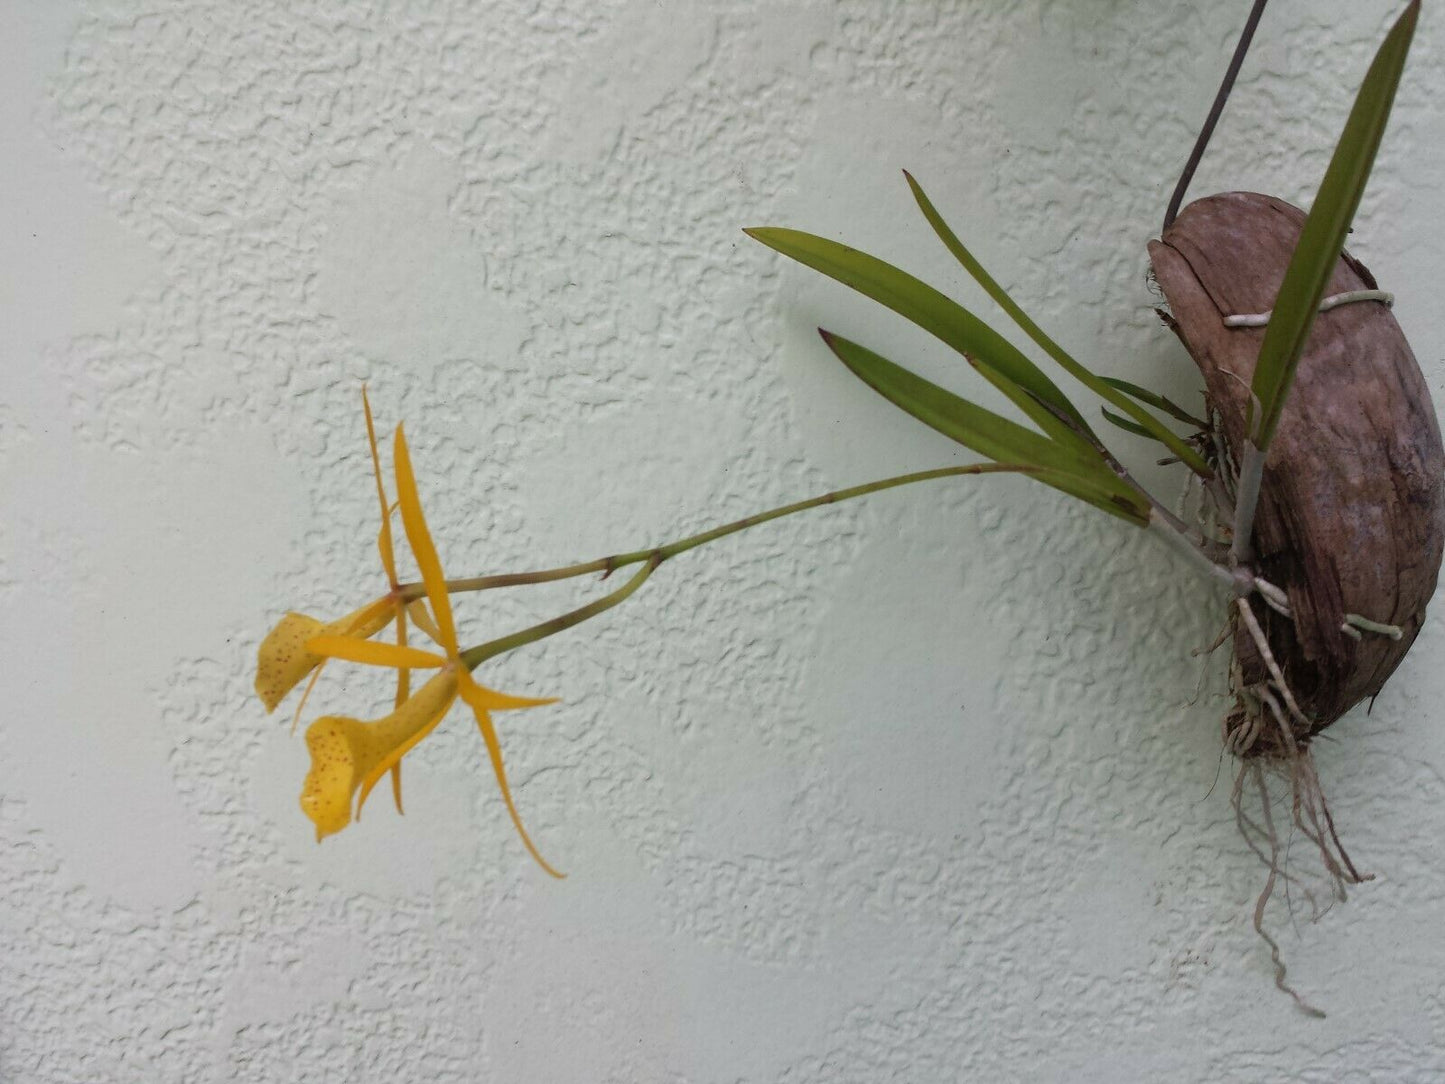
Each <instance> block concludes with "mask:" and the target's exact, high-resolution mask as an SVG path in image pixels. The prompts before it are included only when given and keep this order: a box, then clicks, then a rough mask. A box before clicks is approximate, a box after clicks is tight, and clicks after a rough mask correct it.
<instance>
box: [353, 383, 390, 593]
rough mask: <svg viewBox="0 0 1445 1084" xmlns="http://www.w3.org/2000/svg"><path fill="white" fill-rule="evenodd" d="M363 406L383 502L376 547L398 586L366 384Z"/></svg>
mask: <svg viewBox="0 0 1445 1084" xmlns="http://www.w3.org/2000/svg"><path fill="white" fill-rule="evenodd" d="M361 406H362V409H364V410H365V411H366V439H367V442H368V443H369V444H370V445H371V472H372V474H374V475H375V476H376V499H377V500H378V501H380V502H381V533H380V534H379V535H377V537H376V548H377V550H378V551H379V552H380V553H381V567H382V568H384V569H385V570H386V578H387V579H388V580H389V581H390V582H391V586H392V587H393V588H395V587H396V586H397V583H398V581H397V578H396V551H395V548H394V547H393V546H392V544H391V516H390V515H389V514H388V510H387V504H386V486H385V485H384V484H383V483H382V480H381V456H380V454H378V452H377V449H376V423H375V422H373V421H372V420H371V400H370V399H368V398H367V395H366V385H365V384H363V385H361Z"/></svg>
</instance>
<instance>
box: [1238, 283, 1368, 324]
mask: <svg viewBox="0 0 1445 1084" xmlns="http://www.w3.org/2000/svg"><path fill="white" fill-rule="evenodd" d="M1355 301H1380V302H1383V303H1384V305H1385V307H1386V308H1387V309H1388V308H1391V307H1393V306H1394V304H1395V295H1394V294H1392V293H1389V292H1388V291H1386V290H1347V291H1345V292H1344V293H1342V294H1331V295H1330V296H1329V297H1327V298H1325V299H1324V300H1323V301H1321V302H1320V309H1319V311H1320V312H1329V311H1330V310H1331V309H1334V308H1338V307H1339V306H1341V305H1349V304H1351V303H1353V302H1355ZM1273 315H1274V310H1273V309H1270V310H1269V312H1252V313H1245V314H1243V315H1240V316H1226V317H1225V318H1224V326H1225V327H1264V326H1265V325H1266V324H1268V323H1269V318H1270V317H1271V316H1273Z"/></svg>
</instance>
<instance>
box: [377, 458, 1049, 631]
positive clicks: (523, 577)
mask: <svg viewBox="0 0 1445 1084" xmlns="http://www.w3.org/2000/svg"><path fill="white" fill-rule="evenodd" d="M1000 473H1014V474H1029V473H1032V470H1031V468H1029V467H1015V466H1013V465H1011V464H1007V463H970V464H968V465H966V466H962V467H939V468H936V469H934V470H925V471H915V472H913V473H912V474H900V475H897V476H896V477H893V478H883V479H881V480H879V481H877V482H866V483H864V484H863V485H859V486H850V487H849V488H847V489H837V490H834V491H833V492H831V493H824V494H823V495H822V496H819V497H810V498H809V499H808V500H805V501H797V502H795V503H793V504H785V505H783V506H782V507H781V508H774V509H771V510H770V511H767V512H759V513H758V514H757V515H753V516H744V517H743V518H742V519H739V520H734V521H733V522H732V523H725V524H723V525H722V526H721V527H714V528H712V529H711V530H708V531H703V532H701V533H700V534H695V535H689V536H688V537H686V538H681V539H678V540H677V541H676V542H669V543H668V544H667V545H665V546H655V547H653V548H652V549H645V550H633V551H632V552H630V553H616V554H613V555H612V556H610V557H599V558H597V560H595V561H584V562H582V563H581V564H575V565H562V566H560V567H558V568H545V569H539V570H538V571H535V572H509V573H504V574H502V575H497V576H471V577H468V578H466V579H458V580H448V581H447V590H448V591H449V592H450V593H452V594H459V593H461V592H464V591H490V590H491V589H493V588H496V587H523V586H526V585H528V584H534V583H552V582H554V581H556V580H567V579H572V578H573V577H575V576H586V575H588V574H590V573H593V572H600V573H602V574H603V576H604V577H606V576H610V575H611V574H612V573H613V572H616V571H617V570H618V569H619V568H626V567H627V566H628V565H635V564H638V563H640V562H642V561H646V560H647V559H648V558H650V557H652V556H653V555H654V554H660V555H661V559H662V560H664V561H665V560H667V559H668V558H669V557H676V556H677V555H678V554H679V553H685V552H686V551H688V550H690V549H694V548H696V547H698V546H702V545H705V544H706V543H708V542H713V541H715V540H717V539H719V538H723V537H725V536H727V535H730V534H735V533H736V532H738V531H742V530H746V529H747V528H749V527H755V526H757V525H758V524H759V523H766V522H768V521H769V520H773V519H780V518H782V517H783V516H790V515H792V514H793V513H794V512H805V511H807V510H808V509H809V508H820V507H822V506H823V505H826V504H837V503H838V502H839V501H846V500H851V499H852V498H854V497H862V496H865V495H867V494H869V493H879V492H882V491H883V490H885V489H893V488H896V487H897V486H906V485H912V484H913V483H914V482H928V481H932V480H934V479H936V478H953V477H957V476H960V475H966V474H1000ZM399 591H400V594H401V598H402V601H403V602H415V601H416V600H417V599H419V598H423V597H424V596H425V595H426V588H425V586H424V585H422V584H420V583H405V584H402V585H401V587H400V588H399Z"/></svg>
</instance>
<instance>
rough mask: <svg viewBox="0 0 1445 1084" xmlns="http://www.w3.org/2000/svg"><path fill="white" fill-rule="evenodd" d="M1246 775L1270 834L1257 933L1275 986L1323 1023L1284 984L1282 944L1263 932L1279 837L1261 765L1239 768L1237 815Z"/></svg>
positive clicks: (1251, 763)
mask: <svg viewBox="0 0 1445 1084" xmlns="http://www.w3.org/2000/svg"><path fill="white" fill-rule="evenodd" d="M1246 771H1248V772H1249V773H1250V774H1251V776H1252V778H1253V780H1254V783H1255V786H1256V788H1257V789H1258V791H1259V797H1260V806H1261V808H1262V809H1263V811H1264V830H1265V832H1266V833H1267V838H1268V840H1269V861H1268V863H1267V865H1268V866H1269V876H1268V877H1266V878H1265V882H1264V889H1263V891H1261V892H1260V894H1259V898H1258V899H1257V900H1256V901H1255V904H1254V932H1255V933H1256V934H1258V935H1259V938H1260V940H1261V941H1263V942H1264V943H1265V944H1266V945H1268V946H1269V958H1270V962H1271V963H1272V964H1273V965H1274V984H1275V986H1277V987H1278V988H1279V989H1280V991H1281V992H1283V993H1286V994H1288V995H1289V996H1290V997H1291V998H1293V999H1294V1003H1295V1004H1296V1005H1298V1006H1299V1007H1300V1009H1301V1010H1302V1011H1304V1012H1305V1013H1306V1014H1307V1015H1309V1016H1313V1017H1315V1018H1316V1019H1317V1020H1323V1019H1324V1017H1325V1014H1324V1012H1323V1011H1321V1010H1320V1009H1317V1008H1315V1007H1314V1006H1313V1005H1311V1004H1310V1003H1309V1002H1308V1001H1306V1000H1305V999H1304V998H1303V997H1301V996H1300V993H1299V991H1298V990H1296V989H1295V988H1294V987H1293V986H1291V985H1290V984H1289V983H1288V982H1286V981H1285V976H1286V975H1287V974H1288V973H1289V972H1288V969H1287V968H1286V967H1285V965H1284V958H1283V956H1282V955H1281V954H1280V951H1279V942H1277V941H1276V940H1275V939H1274V938H1273V937H1271V936H1270V935H1269V934H1268V933H1266V932H1265V929H1264V909H1265V907H1266V906H1267V905H1268V904H1269V899H1270V897H1271V896H1272V895H1274V884H1275V881H1276V880H1277V879H1279V877H1280V875H1281V867H1280V861H1279V836H1278V834H1277V833H1276V832H1275V829H1274V816H1273V815H1272V814H1271V813H1270V809H1269V789H1268V788H1267V787H1266V786H1265V782H1264V771H1263V769H1261V768H1260V766H1259V762H1258V761H1257V760H1255V761H1247V762H1245V763H1244V764H1241V765H1240V766H1239V777H1238V779H1237V780H1236V783H1235V811H1236V814H1237V813H1238V811H1239V797H1240V792H1241V791H1242V789H1243V779H1244V773H1245V772H1246ZM1256 853H1259V852H1256Z"/></svg>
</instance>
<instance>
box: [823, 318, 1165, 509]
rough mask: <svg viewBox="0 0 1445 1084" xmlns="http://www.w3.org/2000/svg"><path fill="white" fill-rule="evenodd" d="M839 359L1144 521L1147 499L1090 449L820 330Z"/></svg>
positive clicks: (903, 401)
mask: <svg viewBox="0 0 1445 1084" xmlns="http://www.w3.org/2000/svg"><path fill="white" fill-rule="evenodd" d="M819 333H820V334H821V335H822V336H823V341H824V342H826V343H827V344H828V347H829V349H831V350H832V351H833V353H835V354H836V355H837V356H838V359H839V360H840V361H842V362H843V364H844V365H846V366H848V368H849V369H851V370H852V371H853V373H854V374H855V375H856V376H858V378H859V379H861V380H862V381H863V382H864V383H865V384H867V385H868V386H869V387H871V388H872V389H873V390H874V391H876V392H878V393H879V394H880V395H882V396H883V397H884V398H885V399H887V400H888V401H889V402H891V403H892V404H894V405H895V406H897V407H898V408H900V409H901V410H904V411H906V412H907V413H909V414H911V415H913V416H914V417H915V418H917V419H918V420H919V421H921V422H923V423H924V424H925V425H928V426H930V427H931V428H933V429H935V430H937V431H938V432H940V433H942V434H943V435H944V436H946V437H949V438H950V439H952V440H956V441H957V442H958V443H960V444H962V445H963V446H964V447H966V448H971V449H973V450H974V451H976V452H978V453H979V454H981V455H985V456H987V457H988V458H990V459H992V460H995V461H996V462H1008V463H1014V464H1018V465H1021V466H1026V467H1029V468H1031V469H1032V470H1033V471H1034V472H1035V473H1034V475H1033V476H1034V477H1036V478H1038V479H1039V480H1040V481H1042V482H1044V483H1046V484H1048V485H1051V486H1053V487H1054V488H1056V489H1060V490H1063V491H1064V492H1065V493H1068V494H1070V495H1071V496H1074V497H1078V498H1079V499H1081V500H1084V501H1087V502H1088V503H1089V504H1092V505H1094V506H1095V507H1097V508H1102V509H1103V510H1104V511H1106V512H1109V513H1110V514H1112V515H1116V516H1119V517H1120V518H1122V519H1126V520H1128V521H1129V522H1131V523H1134V524H1136V525H1138V526H1144V525H1145V524H1147V523H1148V520H1149V504H1148V501H1147V500H1146V499H1145V498H1144V497H1143V496H1142V495H1141V494H1139V493H1138V492H1136V491H1135V490H1134V489H1132V488H1131V487H1130V486H1129V485H1128V484H1127V483H1125V482H1124V481H1123V480H1122V479H1120V478H1119V477H1118V476H1117V475H1116V474H1114V472H1113V471H1112V470H1110V469H1109V468H1108V466H1107V465H1105V463H1104V461H1103V460H1102V459H1101V458H1100V457H1099V456H1098V455H1097V454H1095V453H1093V452H1092V450H1090V451H1089V452H1088V454H1087V455H1085V454H1083V453H1080V451H1079V450H1078V449H1077V448H1075V447H1073V446H1068V445H1062V444H1060V443H1059V442H1057V441H1054V440H1050V439H1049V438H1048V437H1045V436H1041V435H1040V434H1038V433H1035V432H1034V431H1033V430H1031V429H1027V428H1025V427H1024V426H1022V425H1019V424H1018V423H1017V422H1012V421H1010V420H1009V419H1007V418H1004V417H1001V416H1000V415H998V414H995V413H993V412H992V411H990V410H986V409H984V408H983V407H981V406H978V405H977V404H975V403H970V402H969V401H968V400H966V399H962V398H960V397H959V396H957V395H954V394H953V393H952V392H950V391H947V390H945V389H944V388H940V387H939V386H938V385H937V384H934V383H932V382H931V381H928V380H925V379H923V377H921V376H918V375H917V374H915V373H912V372H909V371H908V370H907V369H905V368H903V367H902V366H900V365H896V364H894V363H893V362H891V361H889V360H888V359H887V358H884V357H882V356H881V355H879V354H875V353H874V352H873V351H871V350H869V349H868V348H867V347H864V346H860V345H858V344H857V343H855V342H851V341H850V340H848V339H845V338H843V337H842V336H841V335H833V334H831V333H829V332H827V331H822V330H821V329H819Z"/></svg>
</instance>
